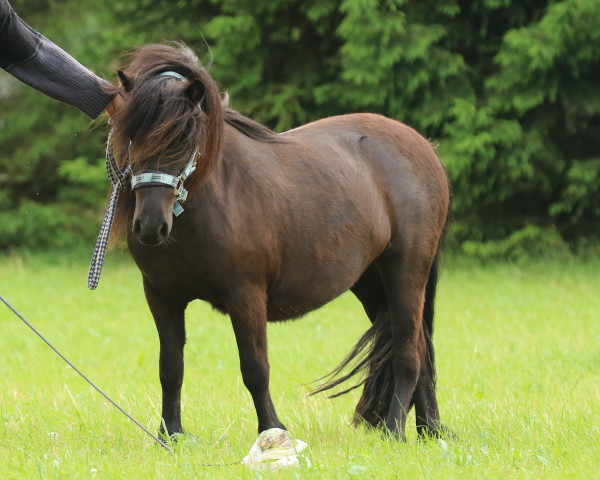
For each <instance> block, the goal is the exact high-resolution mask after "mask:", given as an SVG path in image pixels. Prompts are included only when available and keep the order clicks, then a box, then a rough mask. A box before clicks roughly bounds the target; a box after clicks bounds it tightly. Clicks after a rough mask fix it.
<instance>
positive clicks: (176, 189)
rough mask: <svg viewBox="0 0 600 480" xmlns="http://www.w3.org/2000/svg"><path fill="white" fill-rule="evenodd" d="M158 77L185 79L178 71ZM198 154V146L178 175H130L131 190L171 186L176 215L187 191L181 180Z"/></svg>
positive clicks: (181, 208)
mask: <svg viewBox="0 0 600 480" xmlns="http://www.w3.org/2000/svg"><path fill="white" fill-rule="evenodd" d="M158 77H172V78H175V79H177V80H178V81H182V80H185V77H184V76H183V75H181V74H180V73H177V72H173V71H170V70H168V71H166V72H161V73H158V74H156V75H155V78H158ZM129 149H130V153H131V142H130V143H129ZM197 154H198V148H196V150H194V152H193V153H192V156H191V157H190V159H189V161H188V163H187V165H186V166H185V168H184V169H183V172H181V175H179V176H178V177H176V176H174V175H170V174H168V173H164V172H159V171H153V170H146V171H143V172H141V173H138V174H137V175H132V177H131V188H132V190H136V189H138V188H142V187H148V186H152V185H149V184H156V183H158V184H162V185H167V186H169V187H173V193H174V195H175V197H177V198H176V199H175V204H174V205H173V214H174V215H175V216H176V217H178V216H179V215H181V212H183V207H182V206H181V204H182V203H183V202H185V200H186V198H187V196H188V191H187V190H186V189H185V188H184V187H183V182H185V180H186V179H187V178H188V177H189V176H190V175H191V174H192V173H193V172H194V170H196V155H197Z"/></svg>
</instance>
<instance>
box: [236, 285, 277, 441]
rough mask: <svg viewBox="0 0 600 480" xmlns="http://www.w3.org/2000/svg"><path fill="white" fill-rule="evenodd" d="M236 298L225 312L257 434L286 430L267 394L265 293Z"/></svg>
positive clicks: (247, 293)
mask: <svg viewBox="0 0 600 480" xmlns="http://www.w3.org/2000/svg"><path fill="white" fill-rule="evenodd" d="M236 297H237V298H236V300H235V301H234V302H232V303H229V304H228V306H227V309H228V312H229V316H230V317H231V323H232V325H233V331H234V333H235V338H236V341H237V345H238V351H239V355H240V369H241V371H242V378H243V380H244V385H245V386H246V388H247V389H248V391H249V392H250V395H252V400H253V401H254V408H255V409H256V415H257V417H258V433H261V432H263V431H265V430H268V429H269V428H282V429H284V430H285V426H284V425H283V424H282V423H281V422H280V421H279V419H278V418H277V413H276V412H275V407H274V406H273V401H272V400H271V394H270V392H269V360H268V358H267V306H266V293H265V292H264V291H262V290H257V291H256V290H255V291H253V292H246V293H245V294H244V295H239V296H236Z"/></svg>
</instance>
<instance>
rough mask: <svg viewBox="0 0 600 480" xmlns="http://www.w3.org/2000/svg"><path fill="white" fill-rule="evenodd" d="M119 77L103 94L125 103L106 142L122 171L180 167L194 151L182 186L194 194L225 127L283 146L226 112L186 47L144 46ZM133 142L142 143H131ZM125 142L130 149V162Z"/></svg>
mask: <svg viewBox="0 0 600 480" xmlns="http://www.w3.org/2000/svg"><path fill="white" fill-rule="evenodd" d="M166 71H171V72H176V73H178V74H179V75H181V76H183V77H184V78H185V81H180V80H177V79H173V77H172V76H159V74H160V73H162V72H166ZM119 77H120V86H119V87H114V86H111V87H108V89H107V91H108V92H109V93H113V94H120V95H122V97H123V99H124V102H123V105H122V106H121V107H120V108H119V110H118V111H117V112H116V114H115V115H114V116H113V117H112V122H113V135H112V139H111V147H112V148H113V150H114V152H115V155H116V158H117V159H118V162H119V166H120V167H121V169H124V168H125V167H126V166H127V164H129V163H131V164H132V165H135V163H136V162H140V161H144V162H149V161H150V162H151V161H156V162H158V161H159V159H160V162H161V164H162V165H165V164H166V163H167V162H169V161H171V162H175V161H178V160H179V161H180V159H181V158H189V155H190V153H191V152H192V151H194V149H195V148H196V147H198V149H199V153H200V155H199V156H198V157H197V167H196V171H195V173H194V174H193V175H192V176H191V177H190V178H189V179H188V180H187V182H186V188H187V189H188V190H189V191H190V193H191V194H193V193H194V191H195V190H197V188H198V186H199V185H200V184H201V183H202V181H203V180H204V179H205V178H206V175H207V174H208V173H209V172H210V171H211V170H212V168H213V167H214V165H215V164H216V162H217V161H218V159H219V154H220V151H221V140H222V137H223V131H224V124H225V123H227V124H228V125H230V126H232V127H233V128H235V129H236V130H237V131H239V132H240V133H242V134H244V135H246V136H248V137H250V138H253V139H255V140H258V141H262V142H269V143H276V142H277V143H278V142H283V141H284V140H283V139H282V137H280V136H279V135H278V134H277V133H275V132H273V131H272V130H270V129H269V128H267V127H265V126H264V125H262V124H260V123H258V122H255V121H254V120H251V119H249V118H247V117H245V116H244V115H242V114H240V113H239V112H236V111H235V110H232V109H230V108H229V97H228V96H227V95H225V98H222V97H221V93H220V91H219V87H218V86H217V84H216V83H215V82H214V80H213V79H212V78H211V77H210V75H209V74H208V72H207V71H206V69H205V68H204V67H203V66H202V65H200V64H199V62H198V57H197V56H196V55H195V54H194V52H193V51H192V50H191V49H189V48H188V47H186V46H185V45H182V44H175V45H174V46H171V45H164V44H152V45H145V46H143V47H141V48H139V49H137V50H135V51H133V52H132V53H131V54H130V58H129V63H128V64H127V66H126V67H125V68H124V69H123V70H122V71H119ZM136 138H137V139H140V138H141V139H144V141H138V142H136V141H135V140H136ZM149 140H150V141H149ZM130 141H133V145H134V148H133V149H132V151H133V152H132V153H133V154H132V156H131V158H130V156H129V154H128V151H129V145H130ZM121 197H126V198H123V201H120V204H121V206H120V207H119V208H118V209H117V212H116V218H115V230H116V231H117V232H118V233H123V230H124V227H125V224H126V223H127V220H128V218H125V217H128V216H129V211H130V207H131V201H132V200H131V198H132V196H131V194H130V193H124V194H122V195H121ZM127 199H129V201H128V200H127Z"/></svg>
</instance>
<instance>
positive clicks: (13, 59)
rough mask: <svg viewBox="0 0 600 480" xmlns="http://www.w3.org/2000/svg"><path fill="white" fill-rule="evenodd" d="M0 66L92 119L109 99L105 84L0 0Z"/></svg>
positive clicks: (6, 0)
mask: <svg viewBox="0 0 600 480" xmlns="http://www.w3.org/2000/svg"><path fill="white" fill-rule="evenodd" d="M0 67H2V68H3V69H5V70H6V71H7V72H8V73H10V74H11V75H13V76H14V77H16V78H18V79H19V80H21V81H22V82H23V83H26V84H27V85H29V86H31V87H33V88H35V89H36V90H39V91H40V92H42V93H44V94H46V95H48V96H49V97H52V98H54V99H56V100H60V101H61V102H65V103H68V104H69V105H73V106H75V107H77V108H78V109H79V110H81V111H82V112H84V113H85V114H87V115H88V116H89V117H90V118H96V117H97V116H98V115H100V113H101V112H102V110H104V108H105V107H106V105H107V104H108V103H109V102H110V100H111V99H112V96H111V95H108V94H106V93H105V92H104V91H103V90H102V88H101V83H105V82H104V80H101V79H100V78H99V77H97V76H96V75H94V74H93V73H92V72H91V71H90V70H88V69H87V68H85V67H84V66H83V65H81V64H80V63H79V62H77V60H75V59H74V58H73V57H71V56H70V55H69V54H68V53H66V52H65V51H64V50H62V49H61V48H59V47H58V46H56V45H55V44H54V43H53V42H51V41H50V40H48V39H47V38H46V37H44V36H43V35H41V34H40V33H38V32H36V31H35V30H34V29H33V28H31V27H30V26H29V25H27V24H26V23H25V22H24V21H23V20H21V18H20V17H19V16H18V15H17V14H16V13H15V11H14V10H13V9H12V7H11V6H10V4H9V3H8V0H0Z"/></svg>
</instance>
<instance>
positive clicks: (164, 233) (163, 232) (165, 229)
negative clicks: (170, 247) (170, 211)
mask: <svg viewBox="0 0 600 480" xmlns="http://www.w3.org/2000/svg"><path fill="white" fill-rule="evenodd" d="M160 235H161V237H163V238H167V237H168V236H169V226H168V225H167V223H166V222H164V223H163V224H162V225H161V226H160Z"/></svg>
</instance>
